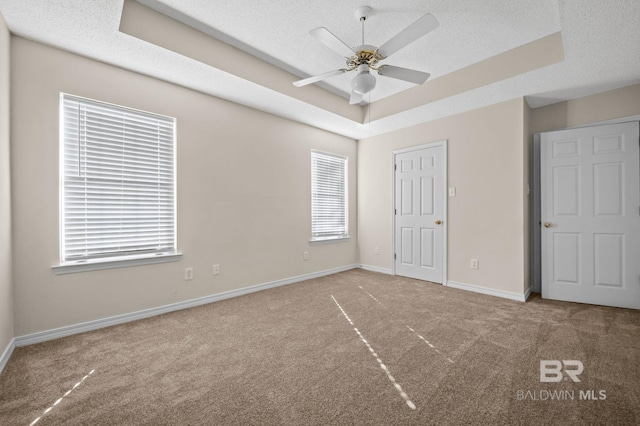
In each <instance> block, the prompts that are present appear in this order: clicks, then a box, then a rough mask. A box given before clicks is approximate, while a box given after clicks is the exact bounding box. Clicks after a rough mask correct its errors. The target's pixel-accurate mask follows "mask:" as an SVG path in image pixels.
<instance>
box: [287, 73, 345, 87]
mask: <svg viewBox="0 0 640 426" xmlns="http://www.w3.org/2000/svg"><path fill="white" fill-rule="evenodd" d="M345 72H347V70H345V69H342V70H335V71H329V72H325V73H324V74H320V75H315V76H313V77H309V78H305V79H302V80H298V81H294V82H293V85H294V86H296V87H302V86H306V85H307V84H311V83H315V82H317V81H320V80H326V79H327V78H331V77H335V76H336V75H340V74H343V73H345Z"/></svg>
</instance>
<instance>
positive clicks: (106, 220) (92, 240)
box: [61, 94, 176, 262]
mask: <svg viewBox="0 0 640 426" xmlns="http://www.w3.org/2000/svg"><path fill="white" fill-rule="evenodd" d="M61 139H62V140H61V162H62V167H61V173H62V176H61V180H62V186H63V190H62V194H61V204H62V206H61V215H62V218H61V220H62V230H61V234H62V235H61V240H62V241H61V246H62V247H61V261H62V262H74V261H86V260H91V259H101V258H113V257H121V256H131V255H154V254H162V253H174V252H175V240H176V232H175V227H176V215H175V175H174V173H175V170H174V169H175V119H173V118H169V117H164V116H160V115H155V114H151V113H146V112H142V111H137V110H132V109H129V108H124V107H120V106H116V105H111V104H105V103H102V102H97V101H92V100H88V99H84V98H78V97H75V96H71V95H66V94H62V95H61Z"/></svg>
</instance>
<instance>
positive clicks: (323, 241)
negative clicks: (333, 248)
mask: <svg viewBox="0 0 640 426" xmlns="http://www.w3.org/2000/svg"><path fill="white" fill-rule="evenodd" d="M350 239H351V237H336V238H320V239H317V240H310V241H309V244H310V245H312V246H315V245H320V244H333V243H344V242H346V241H349V240H350Z"/></svg>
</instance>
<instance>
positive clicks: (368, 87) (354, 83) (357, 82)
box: [351, 64, 376, 95]
mask: <svg viewBox="0 0 640 426" xmlns="http://www.w3.org/2000/svg"><path fill="white" fill-rule="evenodd" d="M375 87H376V78H375V77H374V76H372V75H371V74H370V73H369V66H368V65H367V64H362V65H359V66H358V75H356V76H355V77H354V78H353V80H351V88H352V89H353V91H354V92H356V93H359V94H361V95H364V94H366V93H369V92H370V91H372V90H373V89H374V88H375Z"/></svg>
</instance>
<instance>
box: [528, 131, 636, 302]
mask: <svg viewBox="0 0 640 426" xmlns="http://www.w3.org/2000/svg"><path fill="white" fill-rule="evenodd" d="M540 149H541V151H540V152H541V155H540V159H541V165H540V167H541V173H540V178H541V190H542V199H541V222H542V223H541V225H542V226H541V233H542V297H544V298H549V299H557V300H568V301H574V302H582V303H592V304H598V305H608V306H619V307H625V308H636V309H640V165H639V163H640V149H639V131H638V123H637V122H633V123H622V124H612V125H604V126H594V127H588V128H582V129H573V130H563V131H558V132H549V133H543V134H542V139H541V146H540Z"/></svg>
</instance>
